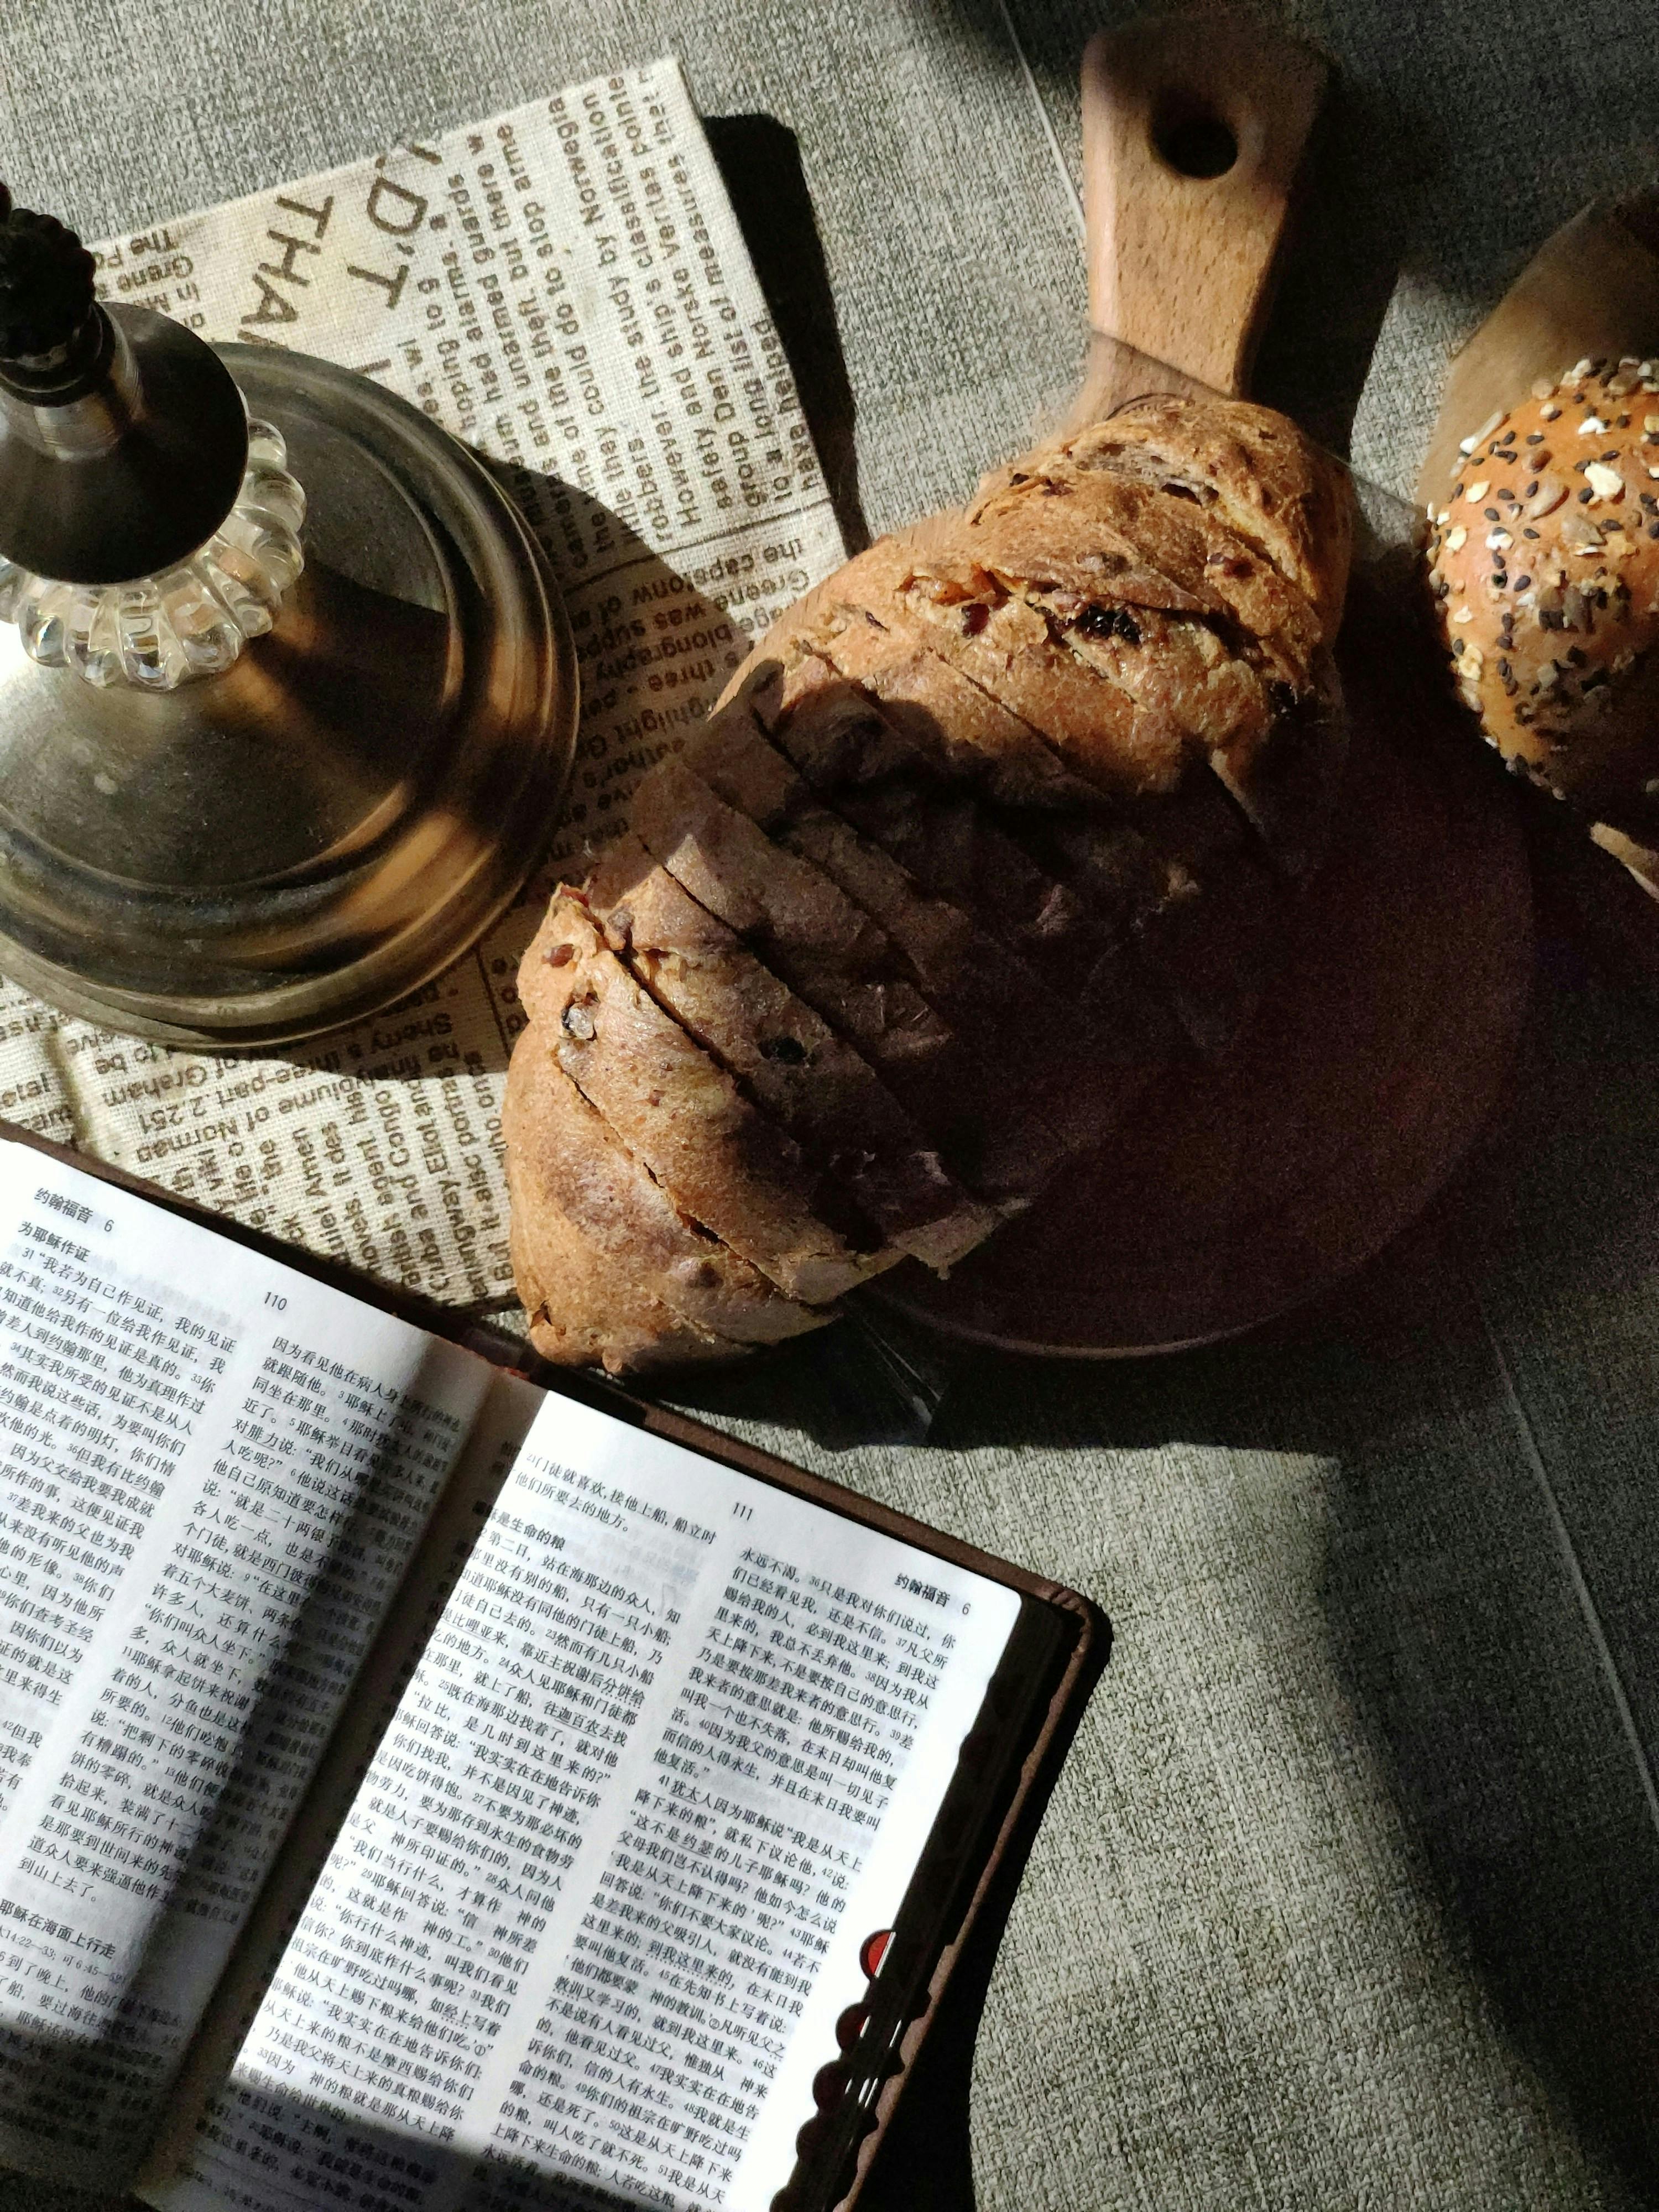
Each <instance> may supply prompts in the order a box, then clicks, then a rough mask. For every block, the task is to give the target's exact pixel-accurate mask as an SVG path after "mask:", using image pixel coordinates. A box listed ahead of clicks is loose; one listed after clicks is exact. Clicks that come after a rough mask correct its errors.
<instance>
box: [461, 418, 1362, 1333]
mask: <svg viewBox="0 0 1659 2212" xmlns="http://www.w3.org/2000/svg"><path fill="white" fill-rule="evenodd" d="M1348 546H1349V517H1348V512H1347V504H1346V487H1345V486H1344V485H1343V483H1342V482H1341V479H1340V476H1339V474H1338V472H1337V471H1334V469H1332V468H1331V467H1329V466H1328V465H1327V464H1326V463H1325V462H1324V461H1323V460H1322V458H1321V457H1320V456H1318V455H1317V454H1316V453H1314V452H1313V451H1312V449H1311V448H1310V447H1309V446H1308V445H1307V443H1306V441H1304V439H1302V437H1301V436H1300V434H1299V433H1298V432H1297V430H1296V429H1295V428H1294V427H1293V426H1292V425H1291V424H1290V423H1288V422H1285V420H1284V419H1283V418H1282V417H1280V416H1274V415H1273V414H1272V413H1271V412H1270V411H1268V410H1265V409H1261V408H1254V407H1249V406H1245V405H1243V404H1235V403H1229V402H1220V401H1216V402H1210V401H1206V402H1194V401H1187V400H1173V399H1171V400H1149V401H1144V402H1139V403H1137V404H1134V405H1133V406H1132V407H1129V408H1127V409H1125V410H1121V411H1120V413H1119V414H1117V415H1115V416H1113V417H1111V418H1110V420H1109V421H1108V422H1102V423H1097V424H1095V425H1092V426H1091V427H1090V428H1087V429H1085V430H1084V431H1081V432H1079V433H1076V434H1072V435H1066V436H1065V437H1062V438H1057V439H1054V440H1051V441H1048V443H1047V444H1046V445H1044V446H1043V447H1040V448H1039V449H1038V450H1037V451H1036V452H1035V453H1030V454H1027V455H1025V456H1024V457H1023V458H1022V459H1020V460H1018V461H1017V462H1015V463H1014V464H1012V465H1011V466H1010V467H1009V468H1007V469H1006V470H1002V471H998V472H996V473H995V474H994V475H993V476H991V477H987V478H986V479H985V481H984V483H982V484H981V487H980V489H979V491H978V493H977V495H975V499H974V501H972V502H971V504H970V505H969V507H968V508H967V509H966V510H965V512H964V513H963V514H961V515H958V516H956V517H953V518H948V519H940V520H937V521H935V522H933V523H931V524H929V525H927V526H925V527H923V528H922V529H921V530H919V531H918V532H914V533H912V534H910V535H909V536H908V537H905V538H889V539H884V540H883V541H881V542H880V543H879V544H876V545H873V546H872V547H871V548H870V549H869V550H868V551H867V552H866V553H864V554H861V555H860V556H859V557H858V558H857V559H856V560H854V561H852V562H848V564H847V566H846V567H845V568H842V570H840V571H839V572H838V573H837V574H836V575H835V576H834V577H832V578H830V579H829V580H827V581H826V582H825V583H824V584H823V585H822V586H819V587H818V588H817V590H815V591H814V592H811V593H809V594H808V595H807V597H806V599H804V600H803V601H802V602H800V603H799V605H797V606H796V607H795V608H793V609H792V610H790V611H789V612H788V613H787V614H786V615H785V616H784V617H781V620H780V621H779V622H777V623H775V624H774V626H773V629H772V630H771V631H770V632H769V635H767V637H766V638H764V639H763V641H762V642H761V644H760V645H759V647H757V649H756V650H755V652H754V653H751V654H750V657H749V659H748V660H747V661H746V662H745V663H744V666H743V667H742V668H741V669H740V670H739V671H738V674H737V676H736V678H734V679H733V682H732V685H731V687H730V688H729V689H728V691H727V693H726V696H725V698H724V699H723V700H722V702H720V705H719V706H718V707H717V708H716V710H715V712H714V714H712V715H711V716H710V717H709V718H708V720H707V721H706V722H704V723H703V724H702V726H700V727H699V728H698V729H697V730H696V731H694V732H692V733H691V734H690V737H689V738H688V740H687V742H686V744H685V746H684V750H683V751H682V752H680V753H678V754H675V755H670V756H669V757H665V759H663V760H662V761H660V762H659V763H658V764H657V766H656V767H655V768H653V769H652V770H651V771H650V773H649V774H648V775H647V776H646V777H645V779H644V781H642V783H641V786H640V787H639V788H638V790H637V791H636V792H635V795H634V799H633V801H632V806H631V814H630V820H629V824H628V828H627V831H626V833H625V834H624V835H623V837H622V838H621V839H620V841H619V842H617V843H616V844H615V845H614V846H612V847H611V849H610V850H609V851H608V852H606V853H605V854H601V855H599V857H598V859H597V860H595V862H594V864H593V866H592V870H591V872H590V874H589V877H588V880H587V882H586V884H585V885H580V886H564V887H562V888H561V890H560V891H559V892H558V894H557V895H556V898H555V900H554V902H553V903H552V905H551V907H550V910H549V914H548V917H547V920H546V921H545V922H544V925H543V928H542V930H541V933H540V934H539V935H538V939H537V941H536V943H535V944H534V945H532V947H531V949H530V951H529V952H528V953H527V954H526V958H525V962H524V964H523V967H522V969H521V970H520V995H521V997H522V1000H523V1003H524V1007H525V1012H526V1016H527V1018H528V1026H527V1028H526V1030H525V1032H524V1034H523V1036H521V1037H520V1041H519V1042H518V1044H517V1046H516V1048H515V1050H514V1054H513V1066H512V1070H511V1073H510V1076H509V1081H508V1091H507V1109H506V1114H505V1117H504V1119H505V1127H506V1132H507V1146H508V1160H509V1174H510V1187H511V1191H512V1195H513V1210H514V1222H513V1255H514V1266H515V1269H516V1270H517V1272H518V1274H519V1279H520V1287H521V1289H522V1291H524V1294H525V1297H526V1304H527V1305H528V1306H530V1308H531V1310H532V1333H533V1334H534V1339H535V1341H536V1343H537V1346H538V1349H540V1350H541V1351H543V1352H544V1353H545V1354H546V1355H547V1356H548V1357H550V1358H559V1359H565V1360H568V1361H572V1362H596V1361H597V1362H601V1363H603V1364H606V1365H609V1366H611V1368H613V1369H615V1370H618V1371H627V1370H631V1369H637V1368H641V1367H646V1366H651V1365H663V1364H673V1363H675V1362H678V1361H682V1360H696V1359H708V1358H722V1357H731V1356H735V1355H736V1354H737V1353H738V1352H742V1351H744V1349H746V1348H749V1347H751V1346H757V1345H760V1344H763V1343H767V1342H777V1341H781V1340H782V1339H784V1338H785V1337H787V1336H789V1335H792V1334H799V1333H801V1332H802V1331H805V1330H807V1329H810V1328H813V1327H815V1326H817V1324H818V1323H820V1322H822V1321H823V1320H824V1319H826V1318H828V1317H829V1315H830V1314H831V1313H833V1311H834V1310H835V1309H836V1302H837V1301H838V1300H839V1299H840V1298H841V1297H842V1296H843V1295H844V1294H845V1293H847V1292H848V1291H851V1290H853V1289H855V1288H856V1287H857V1285H860V1284H861V1283H863V1282H864V1281H866V1280H867V1279H869V1278H870V1277H871V1276H872V1275H873V1274H875V1273H879V1272H880V1271H881V1270H883V1269H884V1268H886V1267H890V1266H892V1265H894V1264H895V1263H896V1262H897V1261H899V1260H900V1259H901V1258H902V1257H904V1256H906V1255H908V1256H910V1257H911V1258H917V1259H921V1260H922V1261H925V1262H926V1263H927V1264H929V1265H932V1266H934V1267H940V1268H943V1267H947V1266H949V1265H950V1264H951V1263H952V1262H954V1261H955V1260H957V1258H958V1257H960V1256H961V1255H963V1253H964V1252H965V1251H967V1250H968V1249H971V1248H972V1246H973V1245H975V1243H977V1242H978V1241H979V1240H980V1239H981V1237H984V1236H985V1235H987V1234H989V1233H990V1231H992V1230H993V1229H994V1226H995V1225H996V1224H997V1223H998V1222H999V1221H1000V1219H1001V1218H1004V1217H1005V1216H1006V1214H1007V1213H1008V1212H1012V1211H1014V1210H1017V1209H1018V1207H1019V1206H1023V1205H1024V1204H1027V1203H1029V1202H1030V1200H1031V1199H1032V1198H1033V1197H1035V1196H1036V1194H1038V1193H1039V1192H1041V1191H1042V1190H1043V1189H1045V1188H1048V1187H1049V1186H1051V1185H1053V1184H1054V1183H1056V1182H1060V1181H1062V1180H1063V1178H1064V1177H1065V1176H1066V1172H1067V1168H1068V1164H1069V1163H1070V1162H1071V1161H1072V1160H1073V1159H1074V1158H1076V1157H1077V1155H1078V1154H1079V1152H1081V1151H1082V1150H1084V1149H1085V1148H1086V1147H1087V1146H1091V1145H1092V1144H1095V1143H1098V1142H1102V1141H1105V1140H1108V1139H1109V1137H1110V1134H1111V1132H1112V1131H1113V1129H1114V1128H1117V1127H1122V1126H1123V1125H1124V1123H1125V1121H1126V1120H1127V1117H1128V1116H1130V1115H1133V1113H1134V1112H1135V1110H1136V1100H1137V1099H1138V1097H1139V1096H1140V1094H1141V1092H1142V1091H1143V1090H1144V1089H1145V1087H1146V1084H1147V1081H1148V1079H1149V1078H1150V1077H1151V1076H1152V1075H1153V1074H1154V1073H1157V1072H1158V1070H1159V1069H1168V1068H1170V1067H1172V1066H1177V1065H1178V1064H1179V1063H1180V1062H1181V1060H1182V1059H1183V1058H1187V1057H1188V1056H1190V1055H1192V1054H1194V1053H1196V1054H1202V1055H1205V1056H1211V1057H1212V1056H1214V1055H1216V1054H1220V1053H1222V1052H1224V1051H1225V1049H1226V1048H1227V1047H1228V1045H1229V1044H1230V1042H1231V1040H1232V1039H1233V1038H1234V1037H1235V1036H1237V1033H1238V1031H1239V1030H1240V1029H1241V1028H1242V1026H1243V1024H1244V1023H1246V1022H1247V1021H1248V1020H1249V1018H1250V1015H1251V1012H1252V1011H1253V1009H1254V1007H1255V1004H1256V1002H1257V1001H1258V1000H1259V998H1260V997H1261V994H1262V992H1263V990H1264V989H1266V988H1267V987H1268V986H1269V985H1270V983H1271V980H1272V976H1273V969H1274V964H1275V962H1276V959H1277V957H1278V949H1279V944H1280V941H1281V939H1282V937H1283V934H1284V932H1285V927H1286V924H1287V921H1288V918H1289V915H1290V913H1291V907H1292V904H1293V902H1294V901H1295V899H1296V897H1297V895H1298V893H1297V885H1298V883H1299V882H1300V881H1301V880H1302V879H1303V878H1305V876H1306V874H1307V872H1309V871H1310V869H1311V868H1313V867H1314V866H1316V865H1317V862H1318V860H1319V857H1320V855H1321V854H1322V849H1323V847H1324V844H1325V842H1326V840H1327V839H1328V834H1329V829H1330V824H1331V819H1332V815H1333V811H1334V805H1335V801H1336V794H1337V791H1338V787H1339V783H1340V774H1341V767H1342V756H1343V721H1342V716H1341V711H1340V696H1339V694H1338V690H1337V686H1336V680H1335V676H1334V664H1333V661H1332V658H1331V646H1332V642H1333V639H1334V631H1335V628H1336V623H1337V619H1338V617H1339V614H1340V607H1341V604H1342V599H1343V593H1344V588H1345V584H1346V568H1347V560H1348ZM1100 1231H1101V1234H1102V1235H1103V1236H1109V1235H1110V1234H1111V1233H1112V1225H1111V1224H1109V1223H1102V1224H1101V1225H1100Z"/></svg>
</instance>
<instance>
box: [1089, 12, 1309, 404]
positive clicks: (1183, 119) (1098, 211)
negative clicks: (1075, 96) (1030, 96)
mask: <svg viewBox="0 0 1659 2212" xmlns="http://www.w3.org/2000/svg"><path fill="white" fill-rule="evenodd" d="M1328 74H1329V72H1328V69H1327V66H1326V64H1325V63H1324V62H1323V61H1322V60H1321V58H1320V57H1319V56H1318V55H1317V54H1316V53H1314V52H1310V49H1309V48H1308V47H1306V46H1302V45H1300V44H1299V43H1298V42H1297V40H1293V39H1291V38H1287V37H1285V35H1284V34H1283V33H1280V32H1278V31H1274V30H1271V29H1269V28H1268V27H1267V26H1266V25H1264V24H1262V23H1261V22H1259V21H1253V20H1251V19H1249V18H1247V17H1243V16H1233V15H1171V16H1162V17H1156V16H1155V17H1152V18H1149V19H1147V20H1145V21H1139V22H1133V23H1128V24H1126V25H1125V26H1124V27H1122V28H1121V29H1119V30H1115V31H1104V32H1102V33H1100V34H1099V35H1098V36H1097V37H1096V38H1094V39H1091V40H1090V42H1089V46H1088V48H1087V50H1086V51H1085V54H1084V57H1083V185H1084V204H1085V215H1086V218H1087V229H1088V257H1089V319H1090V322H1091V325H1093V327H1094V328H1095V330H1096V331H1099V332H1101V333H1103V335H1104V336H1106V337H1109V338H1116V339H1119V340H1121V342H1122V343H1125V344H1127V345H1130V346H1133V347H1134V348H1136V349H1137V350H1138V351H1139V352H1141V353H1143V354H1148V355H1150V356H1152V359H1153V360H1154V361H1158V362H1168V363H1169V365H1170V367H1171V368H1177V369H1180V370H1182V372H1183V373H1184V374H1186V375H1187V376H1188V377H1190V378H1192V379H1194V380H1195V381H1196V382H1198V383H1200V384H1203V385H1207V386H1209V387H1210V388H1211V389H1212V391H1215V392H1225V393H1226V394H1227V395H1228V396H1229V397H1230V398H1237V397H1238V396H1240V395H1242V393H1243V390H1244V386H1245V380H1246V379H1247V377H1248V376H1249V368H1250V358H1251V355H1252V353H1253V352H1254V350H1255V341H1256V337H1257V335H1258V333H1259V331H1260V328H1261V319H1262V314H1263V312H1264V310H1265V307H1266V305H1267V294H1268V285H1269V279H1270V277H1271V276H1272V273H1273V256H1274V254H1275V252H1276V251H1277V249H1278V246H1279V234H1280V233H1281V232H1282V230H1283V229H1284V227H1285V212H1286V210H1287V207H1288V205H1289V200H1290V191H1291V180H1292V179H1293V178H1294V176H1295V174H1296V169H1297V163H1298V161H1300V160H1301V157H1302V150H1303V148H1304V145H1305V143H1307V137H1308V133H1309V132H1310V130H1311V129H1312V128H1313V122H1314V118H1315V116H1316V113H1317V112H1318V109H1319V103H1320V100H1321V99H1322V96H1323V94H1324V90H1325V83H1326V79H1327V77H1328Z"/></svg>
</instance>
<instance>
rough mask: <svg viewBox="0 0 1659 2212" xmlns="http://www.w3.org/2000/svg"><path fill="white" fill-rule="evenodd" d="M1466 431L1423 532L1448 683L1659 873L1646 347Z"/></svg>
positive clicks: (1651, 381) (1658, 636)
mask: <svg viewBox="0 0 1659 2212" xmlns="http://www.w3.org/2000/svg"><path fill="white" fill-rule="evenodd" d="M1428 558H1429V579H1430V583H1431V587H1432V589H1433V592H1434V595H1435V600H1436V605H1437V616H1438V619H1439V623H1440V625H1441V629H1442V631H1443V635H1444V637H1445V640H1446V643H1447V647H1448V648H1449V653H1450V655H1451V660H1452V667H1453V671H1454V674H1455V678H1456V681H1457V686H1458V691H1459V694H1460V696H1461V697H1462V700H1463V702H1464V704H1465V705H1466V706H1468V707H1469V708H1471V709H1472V710H1473V711H1474V713H1475V714H1478V715H1479V716H1480V726H1481V728H1482V731H1483V732H1484V733H1485V735H1486V739H1487V742H1488V743H1489V744H1492V745H1494V746H1496V748H1497V749H1498V751H1499V752H1500V753H1501V754H1502V755H1503V756H1504V760H1505V761H1506V762H1507V763H1508V764H1509V766H1510V768H1511V769H1513V770H1514V771H1515V772H1516V774H1517V775H1524V776H1526V777H1527V778H1528V779H1529V781H1532V782H1534V783H1535V784H1537V785H1539V786H1540V787H1541V788H1542V789H1544V790H1547V791H1549V792H1552V793H1553V794H1554V795H1555V796H1556V797H1557V798H1558V799H1567V800H1569V801H1571V803H1572V805H1574V806H1576V807H1577V808H1578V809H1580V810H1581V811H1583V812H1584V813H1585V814H1587V815H1588V816H1589V817H1591V819H1592V821H1593V822H1594V823H1596V824H1598V825H1605V830H1604V831H1603V832H1601V834H1600V835H1599V837H1598V842H1602V843H1605V844H1607V845H1608V846H1609V847H1610V848H1612V849H1613V850H1615V851H1616V852H1617V854H1618V856H1619V857H1620V859H1621V860H1626V862H1627V863H1628V864H1629V865H1631V866H1634V867H1635V868H1636V869H1637V870H1638V872H1640V873H1643V874H1644V875H1645V876H1649V877H1652V878H1654V879H1655V880H1656V882H1659V858H1656V850H1659V362H1652V361H1649V362H1638V361H1623V362H1588V361H1584V362H1579V363H1578V364H1577V367H1576V368H1573V369H1571V370H1570V371H1569V372H1568V373H1567V374H1566V375H1565V376H1564V377H1563V378H1562V379H1561V380H1560V382H1559V384H1557V385H1554V386H1547V385H1543V384H1541V385H1540V386H1538V387H1536V388H1535V390H1534V393H1533V395H1532V397H1531V398H1529V399H1528V400H1527V401H1525V402H1524V403H1523V404H1522V405H1520V406H1517V407H1516V408H1513V409H1512V410H1510V412H1509V413H1508V414H1507V415H1504V416H1499V417H1498V419H1497V420H1496V421H1494V422H1489V423H1487V424H1486V426H1485V427H1484V428H1482V430H1481V432H1480V435H1479V436H1478V437H1477V438H1474V439H1472V440H1470V441H1468V452H1467V453H1466V454H1465V455H1464V457H1463V459H1462V465H1460V467H1459V469H1458V471H1457V473H1456V477H1455V480H1454V481H1453V483H1451V484H1449V486H1448V488H1447V495H1446V501H1445V504H1444V506H1443V507H1439V508H1437V509H1436V510H1435V511H1434V512H1433V513H1431V516H1430V527H1429V539H1428Z"/></svg>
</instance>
